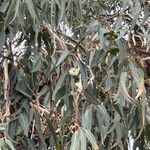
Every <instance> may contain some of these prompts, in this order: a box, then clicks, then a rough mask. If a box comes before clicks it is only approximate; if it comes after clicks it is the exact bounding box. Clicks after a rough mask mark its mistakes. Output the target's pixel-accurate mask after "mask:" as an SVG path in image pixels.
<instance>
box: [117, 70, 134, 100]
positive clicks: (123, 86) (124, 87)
mask: <svg viewBox="0 0 150 150" xmlns="http://www.w3.org/2000/svg"><path fill="white" fill-rule="evenodd" d="M126 81H127V72H122V74H121V76H120V85H121V90H122V92H123V95H124V97H125V98H126V100H128V101H129V102H130V101H131V100H133V99H132V98H131V96H130V95H129V93H128V89H127V85H126Z"/></svg>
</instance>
